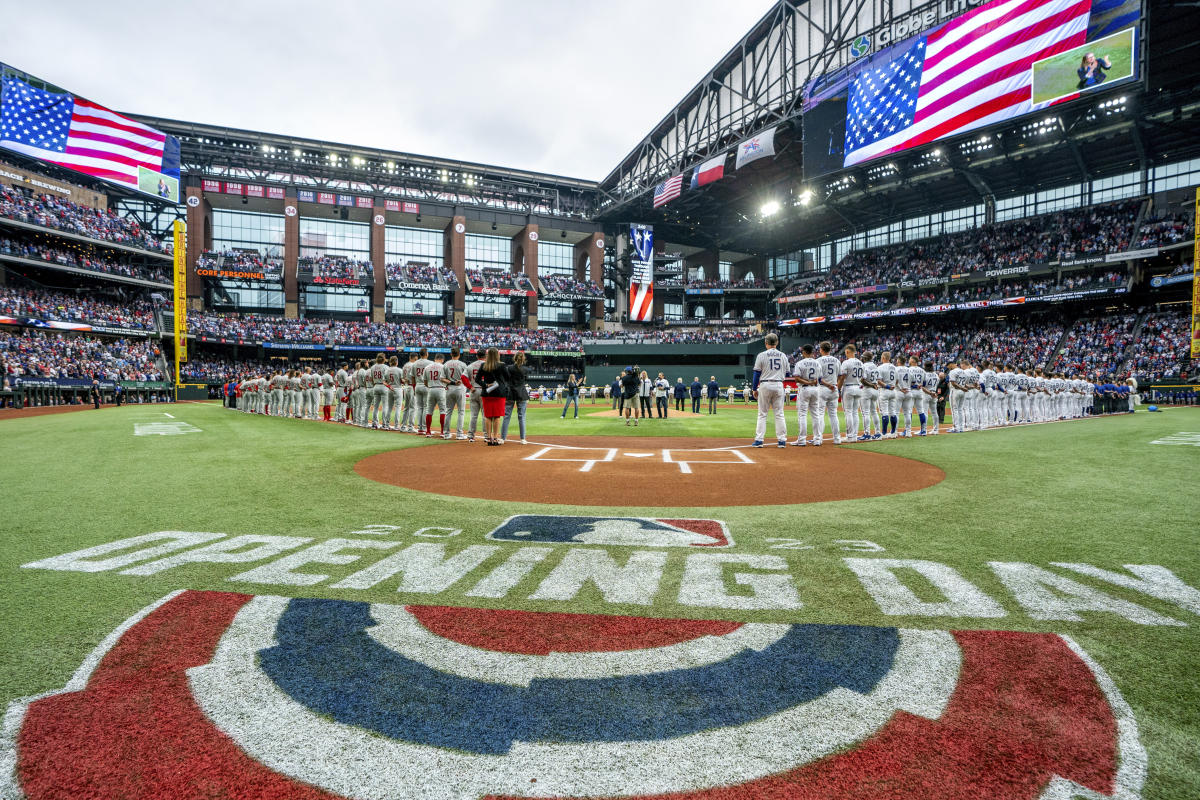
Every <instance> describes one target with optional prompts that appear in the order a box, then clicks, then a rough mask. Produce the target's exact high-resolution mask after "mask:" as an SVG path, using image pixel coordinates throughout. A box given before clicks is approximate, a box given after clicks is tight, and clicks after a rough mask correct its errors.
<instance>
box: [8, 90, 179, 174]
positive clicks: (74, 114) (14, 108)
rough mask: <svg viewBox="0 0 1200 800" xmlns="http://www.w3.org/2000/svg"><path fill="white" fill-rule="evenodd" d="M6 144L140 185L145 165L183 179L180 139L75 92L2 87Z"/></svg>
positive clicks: (26, 152) (64, 165) (51, 160)
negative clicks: (141, 171)
mask: <svg viewBox="0 0 1200 800" xmlns="http://www.w3.org/2000/svg"><path fill="white" fill-rule="evenodd" d="M0 147H5V148H8V149H10V150H15V151H16V152H18V153H24V154H25V155H28V156H32V157H33V158H38V159H41V160H42V161H48V162H50V163H52V164H58V165H59V166H62V167H67V168H69V169H73V170H76V171H78V172H82V173H85V174H87V175H91V176H92V177H94V178H100V179H102V180H106V181H115V182H116V183H121V184H125V185H127V186H130V187H132V188H135V189H136V188H138V185H139V168H144V169H147V170H150V171H151V172H153V173H156V174H159V173H161V174H165V175H169V176H171V177H173V178H175V179H176V180H178V179H179V141H178V140H177V139H175V137H173V136H167V135H166V134H164V133H162V132H161V131H157V130H155V129H154V128H151V127H149V126H146V125H143V124H141V123H140V122H136V121H134V120H132V119H130V118H128V117H125V116H122V115H120V114H118V113H116V112H115V111H111V110H109V109H107V108H105V107H104V106H100V105H96V104H95V103H91V102H88V101H87V100H84V99H82V98H79V97H75V96H74V95H71V94H69V93H65V92H64V93H57V92H48V91H46V90H44V89H37V88H35V87H33V86H30V85H29V84H28V83H25V82H24V81H22V80H20V79H18V78H5V79H4V82H3V85H2V87H0Z"/></svg>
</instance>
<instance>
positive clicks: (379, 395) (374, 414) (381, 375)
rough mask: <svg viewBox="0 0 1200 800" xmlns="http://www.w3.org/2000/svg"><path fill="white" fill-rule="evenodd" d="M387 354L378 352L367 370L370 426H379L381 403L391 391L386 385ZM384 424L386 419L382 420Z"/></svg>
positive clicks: (381, 415) (385, 400)
mask: <svg viewBox="0 0 1200 800" xmlns="http://www.w3.org/2000/svg"><path fill="white" fill-rule="evenodd" d="M387 369H388V363H387V356H385V355H384V354H383V353H379V354H378V355H376V356H375V363H374V364H372V365H371V367H370V369H368V370H367V373H368V375H369V376H370V381H371V391H370V393H369V394H368V395H367V417H366V419H367V424H369V425H370V426H371V427H372V428H378V427H379V419H380V417H383V405H384V403H386V402H387V399H388V396H389V395H390V394H391V393H392V390H391V387H389V386H388V385H387ZM384 423H385V424H386V420H384Z"/></svg>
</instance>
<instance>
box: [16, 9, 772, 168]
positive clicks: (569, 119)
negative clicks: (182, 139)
mask: <svg viewBox="0 0 1200 800" xmlns="http://www.w3.org/2000/svg"><path fill="white" fill-rule="evenodd" d="M772 5H773V3H772V2H771V0H641V2H639V0H601V2H581V0H507V2H501V0H454V2H445V1H443V2H425V3H413V2H405V1H404V0H393V2H386V1H381V2H376V1H375V0H372V1H371V2H355V1H354V0H341V2H336V1H334V2H319V3H318V2H308V0H288V2H277V1H276V0H243V2H240V3H239V2H226V0H212V2H206V3H196V2H173V3H170V2H168V3H164V2H142V1H141V0H138V2H122V0H116V2H100V3H98V2H94V1H92V0H89V1H88V2H80V1H79V0H51V2H45V3H30V2H25V1H24V0H21V1H18V0H0V9H2V10H3V17H4V24H3V25H0V61H3V62H5V63H7V64H10V65H12V66H15V67H17V68H19V69H23V70H25V71H27V72H29V73H32V74H34V75H37V76H38V77H41V78H44V79H45V80H47V81H50V82H52V83H55V84H57V85H59V86H62V87H63V88H65V89H68V90H70V91H73V92H75V93H76V94H79V95H82V96H84V97H87V98H88V99H90V100H93V101H95V102H97V103H101V104H103V105H107V106H110V107H111V108H114V109H117V110H120V111H132V112H137V113H142V114H149V115H153V116H160V117H169V118H173V119H182V120H189V121H196V122H206V123H211V124H216V125H229V126H231V127H237V128H248V129H250V130H258V131H267V132H271V133H281V134H292V135H296V136H304V137H310V138H314V139H326V140H330V141H335V142H344V143H347V144H356V145H363V146H368V147H381V148H388V149H394V150H401V151H406V152H412V153H419V154H422V155H431V156H442V157H447V158H457V159H463V160H466V161H478V162H483V163H487V164H496V165H500V166H507V167H516V168H520V169H530V170H537V171H540V172H549V173H556V174H561V175H568V176H571V177H577V178H589V179H593V180H599V179H601V178H603V177H604V176H605V175H607V174H608V172H609V171H610V170H611V169H612V168H613V167H615V166H616V165H617V162H618V161H619V160H620V159H621V158H622V157H624V156H625V154H626V153H628V152H629V151H630V150H631V149H633V147H634V145H635V144H637V142H638V141H640V140H641V138H642V137H643V136H645V135H646V134H647V133H648V132H649V130H650V127H651V126H652V125H654V124H655V123H656V122H658V121H659V120H660V119H662V117H664V116H665V115H666V114H667V112H668V111H670V110H671V108H673V107H674V105H675V104H676V103H677V102H678V101H679V100H680V99H681V98H682V97H683V95H684V93H685V92H687V91H688V90H689V89H691V88H692V87H693V86H694V85H695V84H696V83H697V82H698V81H699V80H700V79H701V78H702V77H703V76H704V73H705V72H706V71H707V70H708V69H710V68H711V67H712V66H713V65H714V64H715V63H716V61H717V59H719V58H720V57H721V56H722V55H724V54H725V53H726V51H728V50H729V49H730V48H731V47H732V46H733V45H734V44H735V43H736V42H737V41H738V40H739V39H740V38H741V37H742V36H743V35H744V34H745V33H746V31H748V30H749V29H750V26H751V25H753V24H754V23H755V22H756V21H757V20H758V19H759V18H760V17H761V16H762V15H763V14H765V13H766V11H767V10H768V9H769V8H770V7H771V6H772Z"/></svg>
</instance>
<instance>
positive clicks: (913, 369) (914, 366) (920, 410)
mask: <svg viewBox="0 0 1200 800" xmlns="http://www.w3.org/2000/svg"><path fill="white" fill-rule="evenodd" d="M905 374H906V375H907V377H908V394H906V395H905V396H904V407H903V409H901V416H903V417H904V432H903V434H901V435H903V436H905V437H907V438H911V437H912V435H913V433H912V415H913V414H916V415H917V419H918V420H919V421H920V423H921V429H922V430H924V429H925V393H924V392H923V391H922V389H924V387H925V370H923V369H921V365H920V364H919V363H918V362H917V357H916V356H909V357H908V372H907V373H905Z"/></svg>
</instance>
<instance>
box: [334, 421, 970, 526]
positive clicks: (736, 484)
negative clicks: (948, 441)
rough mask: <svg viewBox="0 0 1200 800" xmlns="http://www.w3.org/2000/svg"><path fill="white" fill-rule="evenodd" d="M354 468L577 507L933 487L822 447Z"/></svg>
mask: <svg viewBox="0 0 1200 800" xmlns="http://www.w3.org/2000/svg"><path fill="white" fill-rule="evenodd" d="M434 448H436V449H433V450H431V448H429V447H411V448H407V449H404V450H393V451H391V452H388V453H380V454H378V455H374V456H370V457H368V458H364V459H363V460H362V461H359V462H358V463H357V464H356V465H355V467H354V470H355V471H356V472H357V473H358V474H359V475H362V476H363V477H364V478H369V479H371V480H374V481H379V482H381V483H390V484H392V485H394V486H403V487H405V488H407V489H416V490H417V491H421V492H430V493H433V494H439V495H444V496H450V497H477V498H481V499H486V500H508V501H513V502H524V503H558V504H564V505H582V506H630V507H660V508H662V507H709V506H757V505H789V504H792V503H817V502H823V501H827V500H852V499H857V498H861V497H878V496H880V495H890V494H900V493H901V492H911V491H914V490H916V489H924V488H926V487H928V486H933V485H934V484H936V483H940V482H941V481H942V480H943V479H944V478H945V477H946V473H944V472H942V470H940V469H938V468H937V467H935V466H933V465H931V464H924V463H922V462H920V461H913V460H911V459H907V458H903V457H901V456H894V455H886V454H883V453H872V452H870V451H867V450H855V449H852V448H848V447H839V446H837V445H833V444H830V443H828V442H827V443H826V444H824V445H823V446H821V447H812V446H809V447H804V448H799V447H788V448H787V449H786V450H781V449H779V448H777V447H775V444H774V442H772V443H771V445H770V446H769V447H764V448H761V449H760V448H751V447H748V446H747V444H746V440H745V439H686V438H678V437H645V438H642V437H615V436H541V437H538V439H537V441H536V442H533V441H531V442H530V443H529V444H528V445H522V444H521V443H520V442H519V441H518V442H514V441H509V442H508V443H506V444H505V445H503V446H502V447H487V446H486V445H485V444H484V443H483V441H482V440H479V441H476V442H474V443H473V444H468V443H467V442H457V441H456V442H446V443H443V444H437V445H435V446H434Z"/></svg>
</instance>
